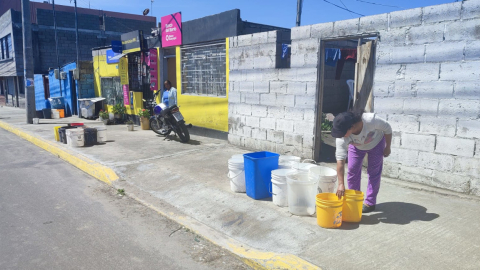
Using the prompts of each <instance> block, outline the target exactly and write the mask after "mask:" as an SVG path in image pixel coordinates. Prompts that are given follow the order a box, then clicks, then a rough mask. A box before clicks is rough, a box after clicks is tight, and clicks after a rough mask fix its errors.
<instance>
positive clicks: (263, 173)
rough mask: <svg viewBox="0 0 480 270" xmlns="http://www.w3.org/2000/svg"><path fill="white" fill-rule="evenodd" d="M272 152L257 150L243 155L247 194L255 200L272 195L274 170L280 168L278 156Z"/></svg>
mask: <svg viewBox="0 0 480 270" xmlns="http://www.w3.org/2000/svg"><path fill="white" fill-rule="evenodd" d="M279 156H280V155H279V154H276V153H271V152H255V153H249V154H245V155H243V157H244V162H245V164H244V166H245V185H246V188H247V195H248V196H249V197H250V198H252V199H255V200H261V199H265V198H269V197H271V196H272V194H270V186H271V185H272V171H273V170H276V169H278V157H279Z"/></svg>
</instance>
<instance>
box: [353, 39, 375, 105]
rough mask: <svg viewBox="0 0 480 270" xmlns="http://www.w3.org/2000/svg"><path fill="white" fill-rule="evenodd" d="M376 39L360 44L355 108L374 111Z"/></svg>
mask: <svg viewBox="0 0 480 270" xmlns="http://www.w3.org/2000/svg"><path fill="white" fill-rule="evenodd" d="M375 47H376V40H372V41H368V42H367V43H365V44H363V45H361V46H358V48H357V63H356V68H355V70H356V72H355V83H354V106H353V108H354V110H356V111H362V110H364V111H365V112H373V92H372V87H373V72H374V70H375Z"/></svg>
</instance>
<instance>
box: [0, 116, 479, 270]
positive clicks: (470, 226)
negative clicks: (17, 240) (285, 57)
mask: <svg viewBox="0 0 480 270" xmlns="http://www.w3.org/2000/svg"><path fill="white" fill-rule="evenodd" d="M0 121H3V122H5V123H7V124H9V125H11V126H15V127H17V128H20V129H23V130H25V131H27V132H28V133H30V134H31V135H34V136H36V137H40V138H43V139H45V140H48V141H54V137H53V127H54V126H57V125H59V124H60V123H68V122H85V123H88V125H90V126H96V125H101V122H98V121H89V120H84V119H78V118H66V119H52V120H44V119H41V120H40V122H41V124H40V125H27V124H25V112H24V110H22V109H16V108H6V107H3V108H0ZM107 129H108V139H109V141H108V142H107V143H106V144H104V145H96V146H93V147H84V148H77V149H73V151H75V152H76V153H78V154H81V155H83V156H85V157H87V158H90V159H92V160H95V161H97V162H99V163H101V164H103V165H106V166H108V167H110V168H112V169H113V170H114V171H115V172H116V173H117V174H118V176H119V177H120V180H118V181H115V182H113V185H114V187H115V188H123V189H125V192H126V193H127V195H130V196H133V197H135V198H137V199H138V200H140V201H142V202H143V203H144V204H146V205H148V206H150V207H152V208H154V209H156V210H157V211H158V212H160V213H162V214H164V215H167V216H170V217H171V218H174V219H175V220H176V221H178V222H180V223H181V224H184V225H187V226H188V227H189V228H193V229H194V230H195V231H197V232H198V233H200V234H201V235H202V236H203V237H205V238H207V239H208V240H210V241H212V242H214V243H217V244H219V245H221V246H222V247H224V248H226V249H229V250H230V251H232V252H234V253H236V254H237V255H239V256H241V257H242V256H244V257H245V256H246V257H248V256H254V257H255V256H257V257H258V258H257V260H258V261H262V260H263V262H264V265H263V266H265V265H266V266H267V267H268V266H271V267H276V268H277V269H281V267H282V265H284V266H283V267H284V268H286V267H287V265H289V266H288V267H291V268H292V267H293V268H296V267H294V266H292V265H293V263H294V262H295V258H292V260H291V262H292V264H281V263H276V262H275V260H276V258H277V257H276V255H277V254H291V255H294V256H298V257H300V258H301V259H304V260H306V261H308V262H310V263H312V264H314V265H317V266H319V267H321V268H323V269H418V268H422V269H454V268H455V269H478V267H479V265H480V234H479V232H478V227H479V225H478V224H480V210H479V209H480V200H478V199H474V198H471V199H468V198H460V197H457V196H449V195H442V194H439V193H436V192H428V191H421V190H416V189H412V188H408V187H406V186H405V185H403V184H401V185H397V184H392V183H394V181H393V180H388V179H385V181H384V182H383V183H382V187H381V190H380V194H379V196H378V200H377V201H378V205H377V210H378V211H377V212H374V213H371V214H365V215H364V216H363V219H362V222H361V223H360V224H346V223H344V224H343V225H342V227H341V228H340V229H336V230H327V229H323V228H320V227H319V226H318V225H317V224H316V218H315V217H298V216H293V215H291V214H290V213H289V212H288V209H287V208H279V207H277V206H275V205H274V204H273V203H272V202H271V201H255V200H253V199H250V198H249V197H247V196H246V195H245V194H238V193H233V192H231V191H230V185H229V182H228V178H227V177H226V175H227V172H228V168H227V160H228V158H229V157H230V156H231V155H233V154H239V153H247V152H249V151H248V150H245V149H240V148H237V147H234V146H231V145H229V144H228V142H226V141H222V140H216V139H210V138H205V137H199V136H191V138H192V140H191V142H190V143H189V144H182V143H180V142H179V141H178V140H175V139H172V140H169V139H165V138H164V137H160V136H157V135H156V134H154V133H153V132H152V131H143V130H140V127H136V128H135V129H136V131H135V132H128V131H127V128H126V126H124V125H119V126H107ZM172 138H174V137H172ZM0 140H1V139H0ZM57 145H58V146H59V147H62V148H65V149H68V147H67V146H66V145H63V144H60V143H57ZM362 184H363V189H364V190H365V187H366V181H363V183H362ZM425 189H426V190H428V188H425ZM250 248H252V249H254V250H255V252H253V251H251V250H250ZM257 251H258V252H257ZM252 252H253V253H252ZM284 257H285V256H284ZM286 257H287V258H289V256H288V255H287V256H286ZM300 265H301V264H299V266H298V268H300ZM302 267H304V266H302ZM304 268H306V267H304Z"/></svg>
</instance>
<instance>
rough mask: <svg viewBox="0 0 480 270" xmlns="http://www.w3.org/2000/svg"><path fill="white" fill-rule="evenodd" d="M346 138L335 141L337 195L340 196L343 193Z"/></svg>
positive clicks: (346, 149)
mask: <svg viewBox="0 0 480 270" xmlns="http://www.w3.org/2000/svg"><path fill="white" fill-rule="evenodd" d="M348 143H349V139H348V138H338V139H336V141H335V145H336V147H337V148H336V149H335V157H336V158H337V178H338V187H337V196H338V198H341V197H342V196H343V195H344V194H345V159H346V158H347V154H348Z"/></svg>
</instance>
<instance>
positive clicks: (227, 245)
mask: <svg viewBox="0 0 480 270" xmlns="http://www.w3.org/2000/svg"><path fill="white" fill-rule="evenodd" d="M128 196H129V197H130V198H132V199H134V200H136V201H138V202H139V203H141V204H143V205H145V206H147V207H148V208H150V209H152V210H154V211H155V212H157V213H159V214H160V215H162V216H164V217H166V218H168V219H170V220H173V221H175V222H176V223H178V224H180V225H182V226H184V227H185V228H188V229H189V230H190V231H192V232H194V233H196V234H198V235H200V236H201V237H203V238H204V239H206V240H208V241H209V242H210V243H212V244H214V245H216V246H219V247H222V248H224V249H226V250H228V251H229V252H230V253H231V254H232V255H234V256H236V257H237V258H239V259H240V260H242V261H243V262H244V263H245V264H246V265H248V266H250V267H252V268H253V269H261V270H271V269H278V270H280V269H298V270H321V268H320V267H318V266H316V265H313V264H311V263H309V262H307V261H305V260H304V259H301V258H300V257H297V256H295V255H292V254H280V253H274V252H265V251H260V250H257V249H254V248H251V247H247V246H246V245H245V244H243V243H241V242H239V241H237V240H235V239H233V238H230V237H228V236H225V235H222V236H219V235H218V233H216V231H215V230H214V229H212V228H210V227H208V226H207V225H202V224H201V223H199V222H198V221H196V220H192V219H191V218H190V217H186V216H181V215H178V214H176V213H173V212H168V213H167V212H165V211H162V210H160V209H158V208H157V207H155V206H153V205H152V204H150V203H147V202H145V201H144V200H142V199H140V198H138V197H136V196H135V195H133V194H128ZM192 227H195V228H196V229H194V228H192ZM212 234H213V235H215V234H217V235H215V236H216V237H214V238H215V239H214V238H213V237H207V235H212Z"/></svg>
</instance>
